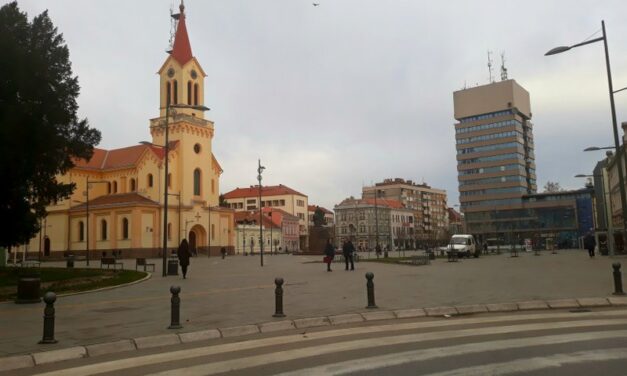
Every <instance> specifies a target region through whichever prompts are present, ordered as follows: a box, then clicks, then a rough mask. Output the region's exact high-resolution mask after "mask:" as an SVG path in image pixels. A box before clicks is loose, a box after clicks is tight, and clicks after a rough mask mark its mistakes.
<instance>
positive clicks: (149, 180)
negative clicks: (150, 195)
mask: <svg viewBox="0 0 627 376" xmlns="http://www.w3.org/2000/svg"><path fill="white" fill-rule="evenodd" d="M146 180H147V183H148V187H149V188H152V184H153V181H152V174H148V176H147V177H146Z"/></svg>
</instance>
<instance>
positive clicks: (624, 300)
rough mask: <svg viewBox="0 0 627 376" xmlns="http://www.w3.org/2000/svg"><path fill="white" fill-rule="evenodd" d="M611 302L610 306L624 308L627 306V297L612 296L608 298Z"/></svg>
mask: <svg viewBox="0 0 627 376" xmlns="http://www.w3.org/2000/svg"><path fill="white" fill-rule="evenodd" d="M607 300H609V301H610V304H611V305H613V306H624V305H627V296H619V295H616V296H610V297H609V298H607Z"/></svg>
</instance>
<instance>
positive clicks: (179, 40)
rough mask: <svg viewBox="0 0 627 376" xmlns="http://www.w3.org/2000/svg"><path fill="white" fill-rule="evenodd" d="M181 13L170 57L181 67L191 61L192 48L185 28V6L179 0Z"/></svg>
mask: <svg viewBox="0 0 627 376" xmlns="http://www.w3.org/2000/svg"><path fill="white" fill-rule="evenodd" d="M179 9H180V10H181V13H180V14H179V22H178V26H177V28H176V35H175V36H174V46H173V47H172V52H170V55H172V57H173V58H174V59H175V60H176V61H178V62H179V64H181V65H185V63H187V62H188V61H190V60H191V59H192V46H191V45H190V44H189V37H188V36H187V26H185V5H184V4H183V0H181V5H180V6H179Z"/></svg>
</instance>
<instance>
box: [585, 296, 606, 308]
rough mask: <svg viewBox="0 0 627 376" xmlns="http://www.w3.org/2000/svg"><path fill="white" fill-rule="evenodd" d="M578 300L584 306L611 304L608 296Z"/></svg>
mask: <svg viewBox="0 0 627 376" xmlns="http://www.w3.org/2000/svg"><path fill="white" fill-rule="evenodd" d="M577 301H578V302H579V305H580V306H582V307H607V306H609V305H610V302H609V301H608V300H607V299H606V298H579V299H577Z"/></svg>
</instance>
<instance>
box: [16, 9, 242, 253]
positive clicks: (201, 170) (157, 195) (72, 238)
mask: <svg viewBox="0 0 627 376" xmlns="http://www.w3.org/2000/svg"><path fill="white" fill-rule="evenodd" d="M180 10H181V12H180V13H179V14H178V15H175V18H176V19H177V20H178V22H177V28H176V35H175V39H174V45H173V48H172V51H170V52H169V56H168V58H167V59H166V61H165V62H164V63H163V65H162V66H161V68H160V69H159V72H158V74H159V79H160V95H159V98H160V113H159V117H157V118H154V119H151V120H150V125H149V130H150V134H151V136H152V142H151V143H143V144H137V145H134V146H129V147H125V148H120V149H112V150H104V149H98V148H96V149H95V150H94V155H93V156H92V158H91V159H90V160H89V161H86V160H76V161H75V167H74V168H72V169H71V170H70V171H68V173H66V174H65V175H63V176H59V177H58V180H59V181H62V182H65V183H69V182H72V183H74V184H76V189H75V190H74V192H73V194H72V196H71V197H70V198H68V199H66V200H63V201H60V202H58V203H57V204H56V205H52V206H50V207H49V208H48V215H47V217H46V219H45V220H44V221H43V222H42V230H41V232H40V233H39V234H37V235H36V236H35V237H34V238H33V239H31V242H30V243H29V244H28V245H27V249H26V251H27V252H28V254H29V255H30V256H31V257H32V256H37V255H40V256H41V257H42V258H43V259H46V258H60V257H63V256H64V255H65V254H67V253H68V252H70V253H72V254H74V255H76V256H78V257H81V256H86V255H87V250H89V258H91V259H95V258H99V257H101V256H103V255H109V256H110V255H112V254H121V256H122V257H158V256H160V255H161V251H162V248H163V237H164V232H165V234H167V248H168V250H169V251H170V252H171V250H172V249H175V248H177V247H178V245H179V244H180V242H181V240H182V239H187V240H188V241H189V242H190V246H191V248H192V249H193V250H195V251H197V252H198V253H201V254H206V253H207V252H209V251H210V252H211V254H212V255H213V254H215V255H219V254H220V250H221V249H222V248H223V247H224V248H226V249H227V251H228V252H230V253H232V252H233V251H234V236H235V231H234V227H233V226H234V219H233V217H234V211H233V210H232V209H228V208H222V207H219V206H218V201H219V200H218V197H219V192H220V184H219V181H220V175H221V174H222V169H221V167H220V164H219V163H218V161H217V159H216V158H215V156H214V154H213V149H212V140H213V135H214V124H213V122H212V121H210V120H208V119H205V115H204V111H203V110H202V109H201V108H202V107H204V78H205V76H206V75H205V73H204V71H203V69H202V67H201V66H200V64H199V62H198V61H197V60H196V58H194V57H193V55H192V52H191V45H190V43H189V37H188V34H187V28H186V24H185V12H184V6H183V5H181V6H180ZM186 106H187V107H188V108H185V107H186ZM189 107H191V108H189ZM166 114H167V115H169V116H168V117H167V118H166ZM166 126H167V131H168V140H169V142H168V146H169V147H168V149H169V151H168V156H167V157H168V177H167V179H166V176H165V158H166V156H165V148H164V146H165V142H166ZM166 181H167V184H168V189H167V191H168V208H167V221H168V222H167V225H166V226H165V228H164V223H163V222H164V200H165V191H166V190H165V184H166Z"/></svg>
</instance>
